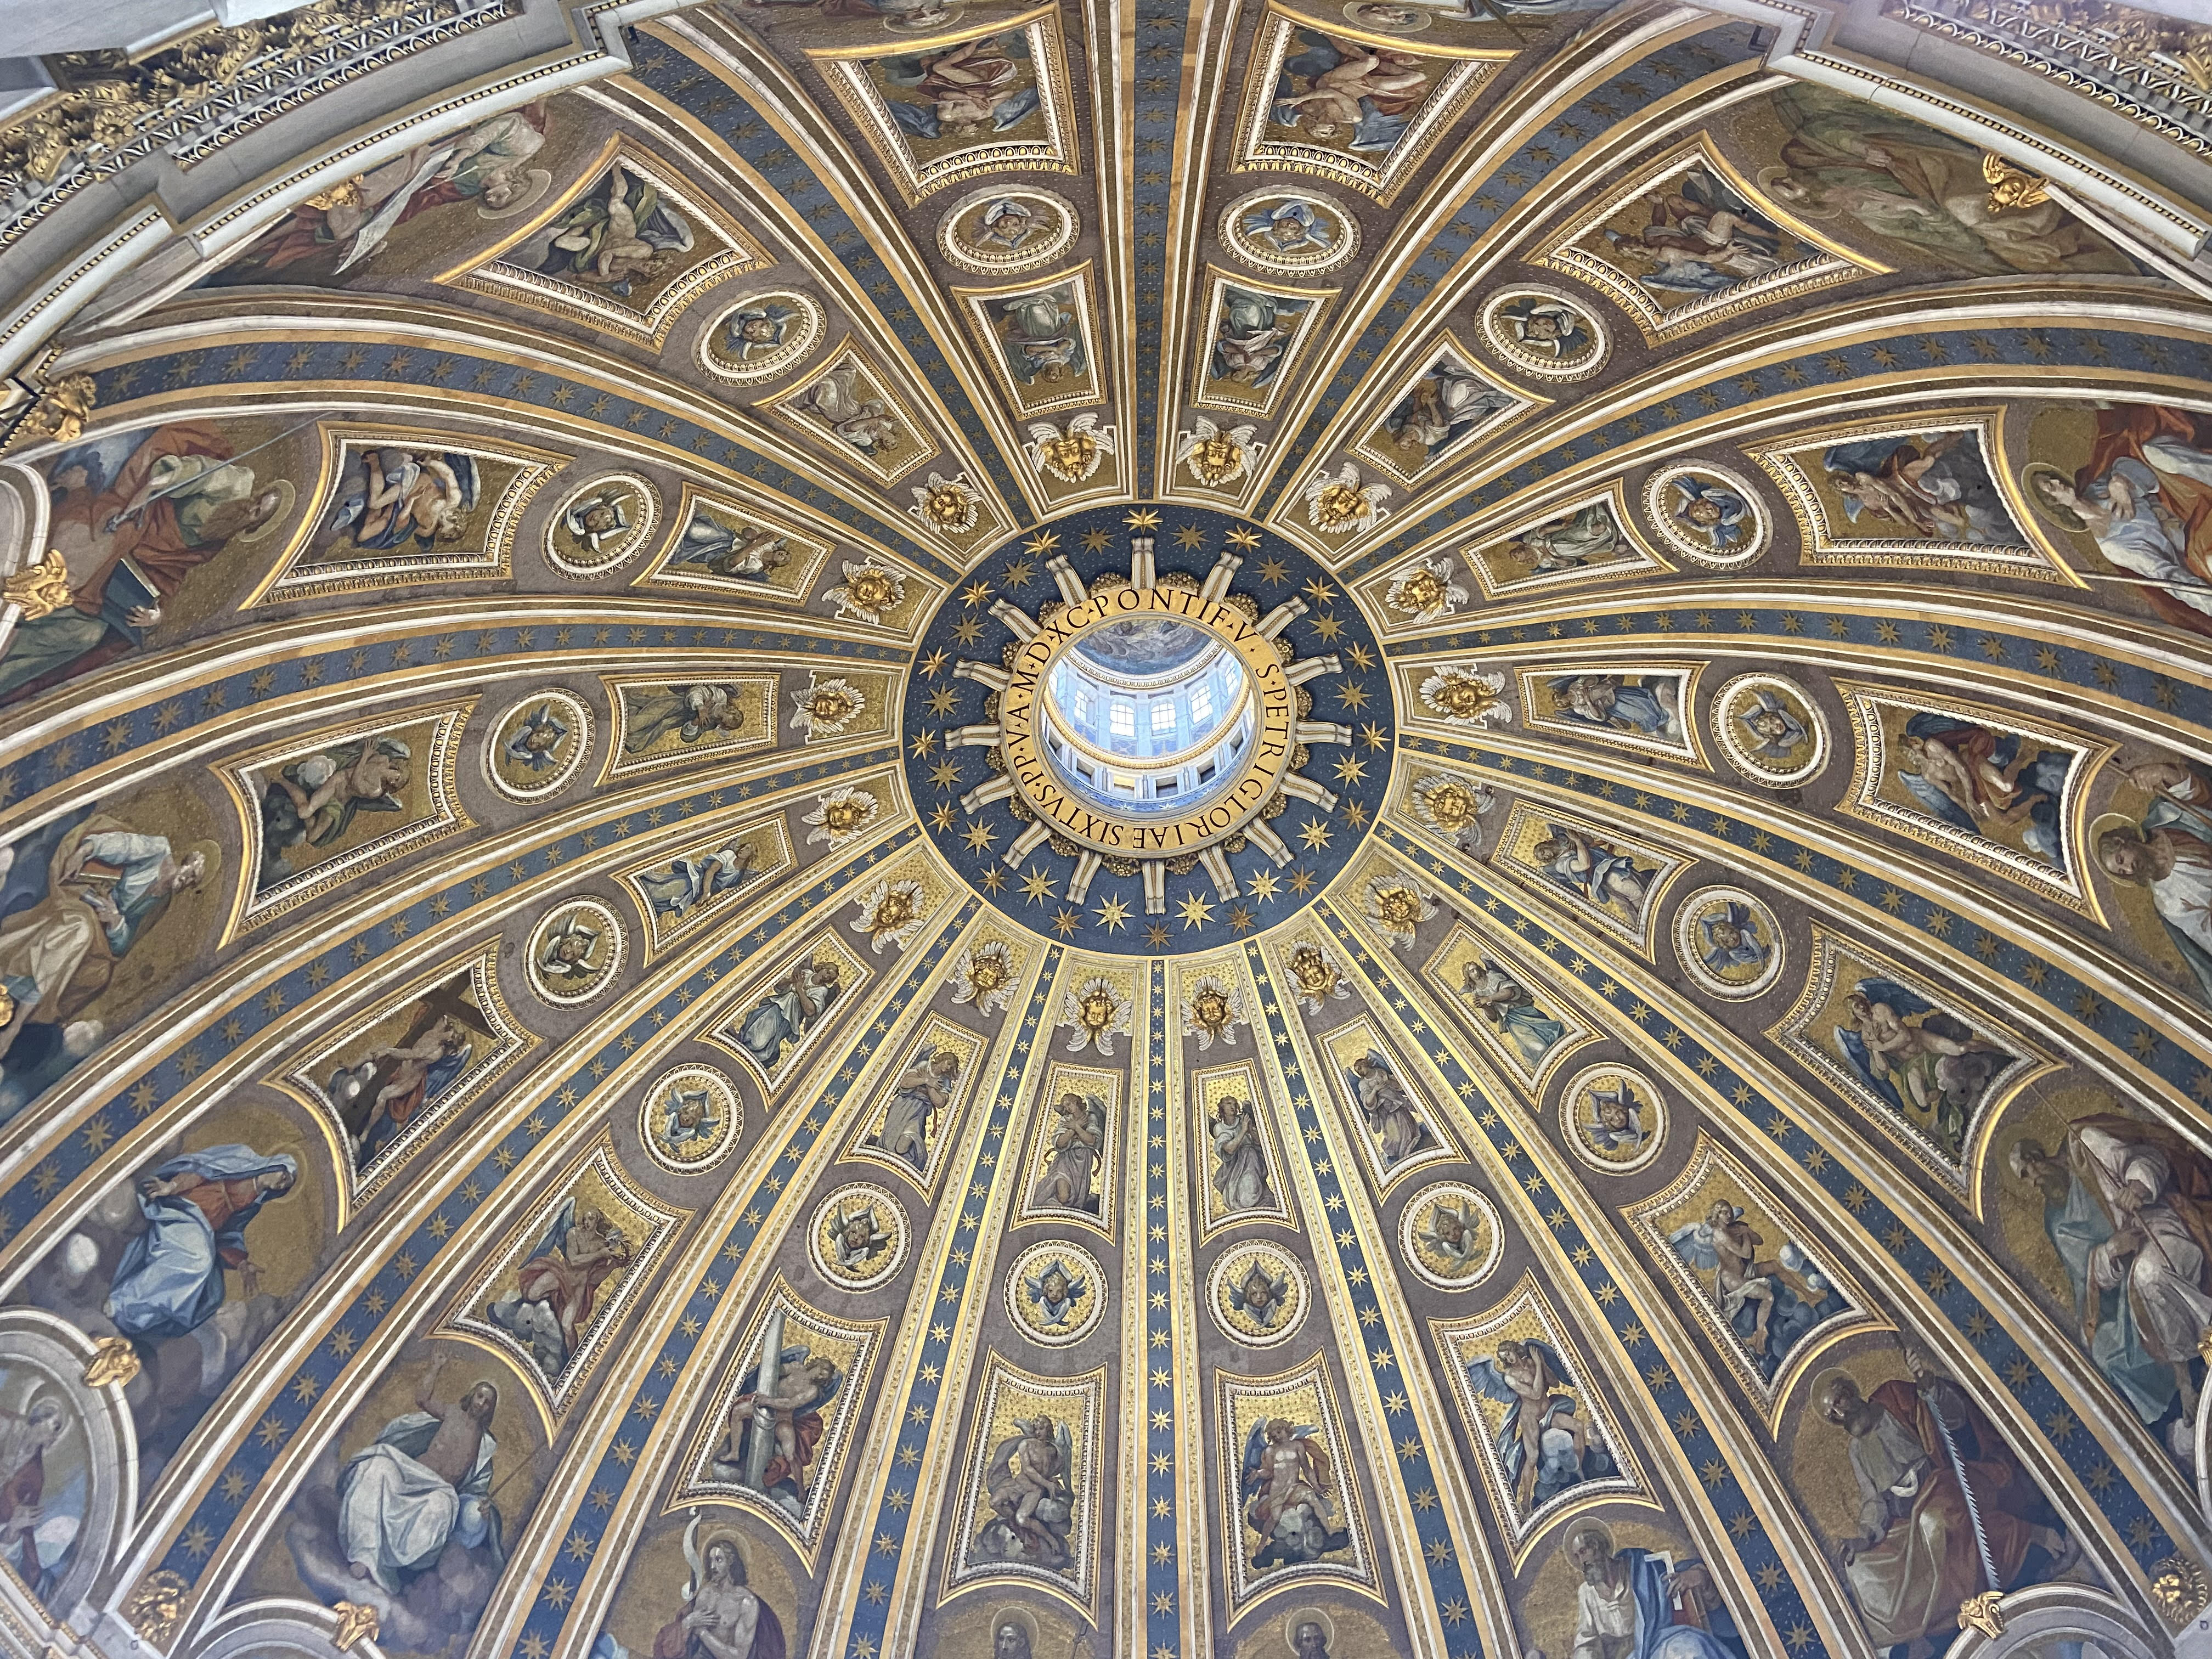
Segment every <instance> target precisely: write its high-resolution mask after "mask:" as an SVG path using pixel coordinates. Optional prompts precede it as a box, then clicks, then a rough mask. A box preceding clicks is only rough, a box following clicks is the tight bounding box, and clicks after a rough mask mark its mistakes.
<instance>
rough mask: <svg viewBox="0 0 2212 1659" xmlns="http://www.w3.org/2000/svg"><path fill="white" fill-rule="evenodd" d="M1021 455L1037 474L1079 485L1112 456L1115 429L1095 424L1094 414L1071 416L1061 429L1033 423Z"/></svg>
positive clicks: (1047, 422)
mask: <svg viewBox="0 0 2212 1659" xmlns="http://www.w3.org/2000/svg"><path fill="white" fill-rule="evenodd" d="M1022 453H1024V454H1025V455H1027V456H1028V457H1029V462H1030V465H1031V466H1033V467H1035V468H1036V470H1037V471H1040V472H1048V473H1050V474H1051V475H1052V476H1053V477H1055V478H1057V479H1059V480H1060V482H1061V483H1082V482H1083V481H1084V480H1085V478H1088V477H1091V474H1092V473H1094V472H1096V471H1098V469H1099V467H1100V466H1101V465H1103V464H1104V462H1105V459H1106V458H1107V457H1108V456H1109V455H1111V454H1112V453H1114V428H1111V427H1102V426H1100V425H1099V424H1098V413H1097V410H1085V411H1084V412H1083V413H1082V414H1080V415H1073V416H1069V417H1068V422H1067V424H1066V426H1064V427H1059V426H1054V424H1053V423H1052V422H1050V421H1037V422H1032V423H1031V424H1030V441H1029V442H1027V443H1026V444H1024V445H1023V446H1022Z"/></svg>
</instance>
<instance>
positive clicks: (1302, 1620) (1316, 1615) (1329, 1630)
mask: <svg viewBox="0 0 2212 1659" xmlns="http://www.w3.org/2000/svg"><path fill="white" fill-rule="evenodd" d="M1300 1625H1319V1626H1321V1631H1322V1635H1323V1636H1325V1637H1327V1638H1328V1645H1329V1648H1330V1650H1331V1651H1334V1650H1335V1647H1336V1620H1334V1619H1332V1618H1330V1617H1329V1616H1328V1612H1327V1610H1326V1609H1324V1608H1321V1607H1292V1608H1291V1610H1290V1612H1289V1613H1285V1615H1284V1617H1283V1645H1284V1646H1285V1647H1286V1648H1288V1649H1289V1650H1291V1652H1292V1653H1296V1652H1297V1650H1298V1648H1297V1641H1298V1626H1300Z"/></svg>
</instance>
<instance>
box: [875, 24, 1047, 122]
mask: <svg viewBox="0 0 2212 1659" xmlns="http://www.w3.org/2000/svg"><path fill="white" fill-rule="evenodd" d="M1012 40H1013V42H1014V47H1015V50H1018V51H1022V52H1024V54H1026V46H1025V43H1024V42H1023V40H1022V38H1021V37H1020V36H1019V35H1015V36H1013V37H1012ZM884 82H886V84H888V85H890V86H893V87H898V88H905V89H910V90H912V91H915V92H917V93H919V94H921V98H922V100H924V101H922V102H920V103H909V102H908V101H906V100H903V99H898V98H894V99H891V100H889V106H890V112H891V117H892V118H893V119H894V120H896V122H897V123H898V125H899V126H900V127H901V128H902V130H903V131H905V132H906V133H907V134H908V136H909V137H915V138H922V139H929V140H936V139H939V138H975V137H981V136H982V134H983V133H984V131H985V130H986V129H988V130H989V131H992V132H1004V131H1006V130H1007V129H1008V128H1010V127H1014V126H1018V125H1020V124H1021V123H1022V122H1023V121H1024V120H1026V119H1027V118H1029V117H1030V115H1032V114H1034V113H1035V112H1036V110H1037V108H1038V107H1039V97H1038V93H1037V86H1036V76H1033V75H1031V74H1030V72H1029V71H1028V70H1027V68H1026V67H1025V66H1024V64H1022V63H1020V62H1018V61H1016V59H1015V58H1014V56H1013V55H1012V52H1010V51H1009V50H1008V46H1007V38H1006V37H1002V36H1000V35H995V34H987V35H984V36H982V37H981V38H980V39H978V40H963V41H962V42H960V44H959V45H957V46H953V47H951V48H950V49H949V50H945V51H939V52H923V53H921V54H920V55H918V56H916V57H913V58H891V59H890V60H888V61H887V62H886V63H885V64H884Z"/></svg>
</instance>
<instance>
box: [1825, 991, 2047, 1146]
mask: <svg viewBox="0 0 2212 1659" xmlns="http://www.w3.org/2000/svg"><path fill="white" fill-rule="evenodd" d="M1844 1007H1845V1008H1846V1009H1847V1010H1848V1011H1849V1012H1850V1024H1845V1025H1838V1026H1837V1027H1836V1029H1835V1038H1836V1046H1837V1047H1838V1048H1841V1049H1842V1050H1843V1051H1844V1058H1845V1059H1846V1060H1849V1061H1850V1064H1851V1066H1852V1068H1853V1069H1854V1070H1856V1071H1857V1073H1858V1074H1859V1075H1860V1076H1861V1077H1862V1078H1863V1079H1865V1080H1866V1083H1867V1085H1868V1086H1869V1088H1871V1089H1872V1090H1873V1091H1875V1093H1876V1094H1878V1095H1880V1096H1881V1097H1882V1098H1883V1099H1884V1100H1886V1101H1887V1102H1888V1103H1890V1105H1891V1106H1892V1107H1893V1108H1894V1109H1896V1110H1898V1111H1899V1112H1900V1113H1908V1112H1909V1115H1911V1116H1912V1117H1913V1118H1914V1119H1915V1120H1916V1121H1923V1122H1925V1123H1926V1125H1927V1127H1928V1130H1929V1133H1931V1134H1933V1135H1934V1136H1935V1137H1936V1140H1937V1141H1938V1142H1939V1143H1941V1144H1942V1146H1943V1148H1944V1150H1945V1151H1946V1152H1948V1154H1949V1155H1950V1156H1951V1157H1952V1158H1954V1159H1956V1158H1959V1157H1960V1156H1961V1155H1962V1154H1963V1153H1964V1151H1965V1148H1966V1123H1967V1121H1968V1119H1969V1118H1971V1117H1972V1115H1973V1110H1974V1108H1976V1107H1977V1106H1978V1105H1979V1104H1980V1103H1981V1101H1982V1097H1983V1096H1984V1095H1985V1094H1987V1093H1988V1092H1989V1089H1990V1085H1991V1084H1992V1083H1994V1082H1996V1079H1997V1076H1998V1074H1999V1073H2001V1072H2002V1071H2003V1070H2004V1069H2005V1068H2006V1067H2007V1066H2009V1065H2010V1064H2011V1063H2012V1061H2013V1060H2014V1059H2015V1056H2014V1055H2013V1054H2009V1053H2008V1052H2007V1051H2006V1050H2004V1049H2003V1048H1999V1047H1998V1046H1997V1045H1996V1043H1994V1042H1990V1040H1989V1039H1988V1038H1986V1037H1984V1036H1982V1035H1981V1034H1980V1033H1979V1032H1978V1031H1976V1030H1974V1029H1973V1027H1972V1026H1971V1025H1969V1024H1966V1021H1964V1020H1962V1019H1960V1018H1959V1017H1958V1016H1957V1015H1955V1014H1950V1013H1947V1012H1944V1011H1943V1010H1942V1009H1941V1008H1938V1007H1937V1006H1936V1005H1935V1004H1933V1003H1932V1002H1929V1000H1927V999H1926V998H1925V997H1923V996H1922V995H1920V994H1918V993H1917V992H1916V991H1912V990H1909V989H1907V988H1906V987H1905V986H1902V985H1899V983H1897V981H1894V980H1888V979H1863V980H1861V981H1858V983H1857V984H1856V985H1854V986H1853V987H1851V988H1850V991H1849V992H1848V993H1847V994H1845V996H1844Z"/></svg>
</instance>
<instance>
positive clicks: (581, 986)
mask: <svg viewBox="0 0 2212 1659" xmlns="http://www.w3.org/2000/svg"><path fill="white" fill-rule="evenodd" d="M624 942H625V941H624V939H623V925H622V918H621V917H620V916H617V915H616V914H615V913H614V912H613V911H612V910H611V909H609V908H607V907H606V906H605V905H604V904H602V903H600V902H599V901H598V900H597V899H571V900H569V901H568V902H567V903H565V904H562V905H557V906H556V907H555V908H553V909H551V910H549V911H547V912H546V913H545V915H544V916H543V917H542V918H541V919H540V920H539V921H538V926H537V927H536V928H535V929H533V930H532V933H531V935H530V988H531V989H532V990H533V991H535V992H537V993H538V995H539V996H541V997H543V998H544V1000H546V1001H548V1002H550V1003H551V1004H552V1005H553V1006H555V1007H556V1008H571V1007H574V1006H575V1005H576V1004H578V1003H580V1002H589V1001H590V1000H592V998H593V997H595V996H597V995H599V993H600V992H602V991H604V990H605V989H606V988H607V986H608V985H609V984H610V983H611V981H613V979H614V976H615V973H616V970H617V969H619V968H621V966H622V961H623V945H624Z"/></svg>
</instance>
